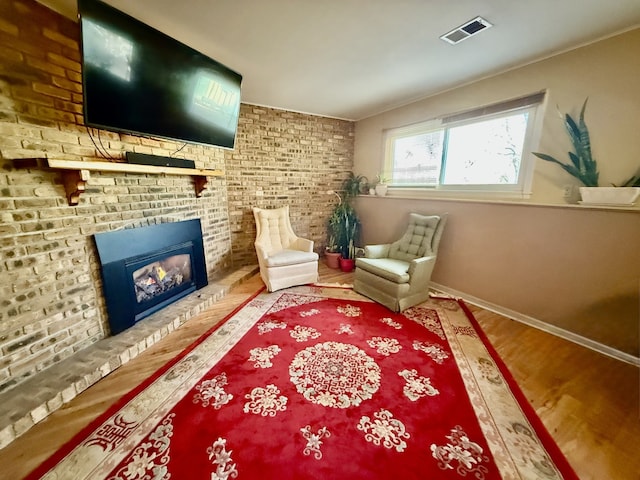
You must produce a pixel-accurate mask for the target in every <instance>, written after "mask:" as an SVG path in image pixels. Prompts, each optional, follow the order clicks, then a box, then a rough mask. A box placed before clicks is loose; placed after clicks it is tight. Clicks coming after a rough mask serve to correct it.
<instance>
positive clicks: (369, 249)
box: [364, 243, 391, 258]
mask: <svg viewBox="0 0 640 480" xmlns="http://www.w3.org/2000/svg"><path fill="white" fill-rule="evenodd" d="M390 247H391V244H390V243H384V244H380V245H366V246H365V247H364V256H365V257H366V258H387V257H388V256H389V248H390Z"/></svg>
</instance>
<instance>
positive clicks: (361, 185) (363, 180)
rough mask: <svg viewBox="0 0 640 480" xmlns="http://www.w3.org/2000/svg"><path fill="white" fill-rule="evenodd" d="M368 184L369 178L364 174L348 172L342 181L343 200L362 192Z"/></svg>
mask: <svg viewBox="0 0 640 480" xmlns="http://www.w3.org/2000/svg"><path fill="white" fill-rule="evenodd" d="M368 185H369V179H368V178H367V177H365V176H364V175H356V174H355V173H353V172H349V176H348V177H347V178H346V179H345V180H344V182H342V192H343V194H344V197H345V200H350V199H351V198H353V197H355V196H357V195H359V194H361V193H364V192H365V191H366V188H367V187H368Z"/></svg>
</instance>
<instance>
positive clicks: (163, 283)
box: [133, 254, 191, 303]
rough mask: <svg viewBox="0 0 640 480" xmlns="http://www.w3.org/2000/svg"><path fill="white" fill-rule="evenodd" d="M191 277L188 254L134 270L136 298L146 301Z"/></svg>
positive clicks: (171, 257)
mask: <svg viewBox="0 0 640 480" xmlns="http://www.w3.org/2000/svg"><path fill="white" fill-rule="evenodd" d="M190 279H191V261H190V258H189V255H188V254H180V255H172V256H170V257H167V258H165V259H163V260H159V261H156V262H152V263H150V264H147V265H145V266H144V267H142V268H139V269H137V270H136V271H135V272H133V283H134V285H135V291H136V300H137V302H138V303H142V302H146V301H149V300H151V299H153V298H154V297H156V296H158V295H161V294H163V293H165V292H167V291H169V290H171V289H173V288H176V287H178V286H179V285H182V284H183V283H184V282H186V281H190Z"/></svg>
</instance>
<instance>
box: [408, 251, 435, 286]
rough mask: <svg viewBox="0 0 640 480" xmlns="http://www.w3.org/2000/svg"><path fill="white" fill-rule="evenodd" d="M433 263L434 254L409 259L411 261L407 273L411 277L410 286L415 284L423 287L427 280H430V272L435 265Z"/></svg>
mask: <svg viewBox="0 0 640 480" xmlns="http://www.w3.org/2000/svg"><path fill="white" fill-rule="evenodd" d="M435 265H436V255H431V256H429V257H421V258H416V259H414V260H411V262H409V272H408V273H409V276H410V277H411V281H410V283H411V286H412V288H413V287H415V286H419V287H420V288H424V285H425V284H428V283H429V280H431V273H432V272H433V267H435Z"/></svg>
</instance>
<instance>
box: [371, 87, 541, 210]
mask: <svg viewBox="0 0 640 480" xmlns="http://www.w3.org/2000/svg"><path fill="white" fill-rule="evenodd" d="M536 95H537V96H536V97H535V98H536V99H537V100H538V101H536V102H534V103H533V104H528V105H525V106H517V105H516V106H514V103H517V100H516V101H507V102H503V103H502V104H496V105H492V106H490V107H485V108H482V109H478V110H474V111H471V112H468V113H467V114H465V113H462V114H456V115H452V116H449V117H443V118H436V119H431V120H427V121H425V122H420V123H416V124H412V125H407V126H404V127H399V128H392V129H389V130H386V131H385V132H384V165H383V168H382V171H383V172H384V173H385V176H387V177H389V178H390V181H389V182H390V183H389V190H388V191H389V194H390V195H398V196H438V197H456V198H467V197H470V198H487V197H488V198H529V197H530V196H531V192H532V184H533V172H534V167H535V157H534V156H533V155H532V154H531V152H532V151H534V150H535V149H536V148H537V146H538V144H539V141H540V134H541V130H542V119H543V116H544V97H545V95H544V93H541V94H536ZM531 97H534V96H531ZM531 97H523V98H525V99H526V98H531ZM524 103H527V102H524ZM503 105H504V109H502V108H501V106H503ZM524 112H527V113H528V114H529V115H528V118H527V129H526V133H525V139H524V144H523V147H522V157H521V160H520V168H519V171H518V182H517V183H515V184H485V185H442V184H438V185H426V184H423V185H401V184H395V185H394V183H393V174H392V172H393V158H394V157H393V153H394V152H393V147H394V142H395V140H397V139H400V138H402V137H406V136H412V135H419V134H423V133H429V132H432V131H434V130H441V129H445V128H452V127H457V126H461V125H468V124H472V123H477V122H482V121H486V120H490V119H492V118H499V117H503V116H508V115H511V114H514V113H524ZM443 163H446V162H443ZM441 168H442V165H441ZM440 178H442V172H441V173H440Z"/></svg>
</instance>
